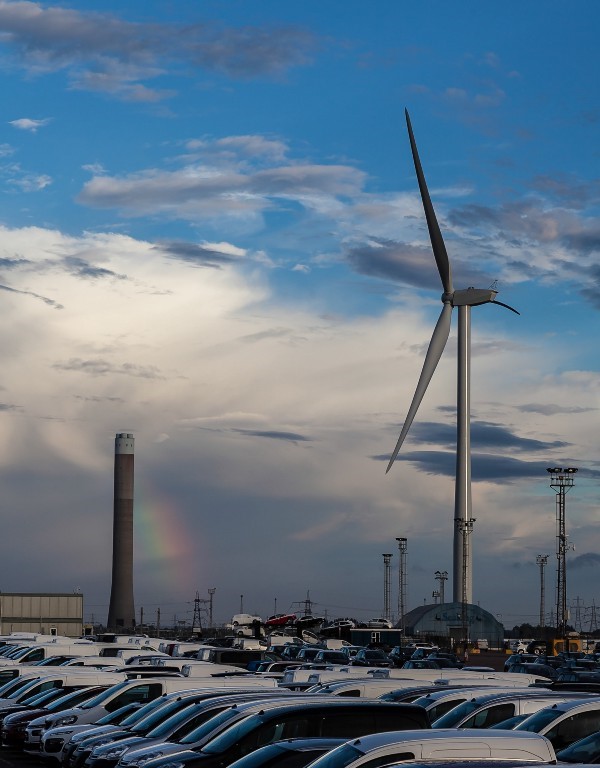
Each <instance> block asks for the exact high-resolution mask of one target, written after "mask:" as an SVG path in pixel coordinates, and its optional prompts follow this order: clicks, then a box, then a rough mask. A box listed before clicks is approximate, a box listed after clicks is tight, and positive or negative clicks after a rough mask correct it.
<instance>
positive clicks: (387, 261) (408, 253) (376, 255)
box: [345, 238, 441, 291]
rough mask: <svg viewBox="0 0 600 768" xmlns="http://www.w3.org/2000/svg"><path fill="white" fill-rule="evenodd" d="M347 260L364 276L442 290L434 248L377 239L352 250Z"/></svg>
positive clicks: (350, 249) (347, 252) (356, 246)
mask: <svg viewBox="0 0 600 768" xmlns="http://www.w3.org/2000/svg"><path fill="white" fill-rule="evenodd" d="M345 256H346V260H347V261H348V263H349V264H350V266H351V267H352V268H353V269H355V270H356V271H357V272H360V273H361V274H363V275H370V276H372V277H381V278H384V279H386V280H394V281H395V282H399V283H406V284H407V285H413V286H415V287H417V288H430V289H431V290H438V291H439V290H441V288H440V278H439V275H438V273H437V269H436V267H435V261H434V258H433V254H432V252H431V248H430V247H426V246H422V247H421V246H414V245H408V244H406V243H398V242H395V241H392V240H382V239H378V238H373V239H371V240H370V241H369V242H368V243H364V244H362V245H355V246H353V247H351V248H349V249H348V250H347V251H346V254H345Z"/></svg>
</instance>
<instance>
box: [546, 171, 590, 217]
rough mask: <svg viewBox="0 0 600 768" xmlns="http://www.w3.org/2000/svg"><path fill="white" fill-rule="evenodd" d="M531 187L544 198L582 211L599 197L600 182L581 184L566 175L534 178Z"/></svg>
mask: <svg viewBox="0 0 600 768" xmlns="http://www.w3.org/2000/svg"><path fill="white" fill-rule="evenodd" d="M531 186H532V187H533V189H535V190H537V191H538V192H542V193H543V194H544V195H545V196H546V197H550V198H554V199H555V200H558V201H559V202H560V203H561V204H563V205H566V206H567V207H569V208H574V209H582V208H584V207H585V206H587V205H589V204H590V203H592V202H595V201H597V200H598V198H599V197H600V182H598V181H592V182H589V181H585V182H583V181H579V180H578V179H577V178H576V177H575V176H573V175H567V174H556V175H554V176H551V175H540V176H536V177H535V178H534V179H533V180H532V182H531Z"/></svg>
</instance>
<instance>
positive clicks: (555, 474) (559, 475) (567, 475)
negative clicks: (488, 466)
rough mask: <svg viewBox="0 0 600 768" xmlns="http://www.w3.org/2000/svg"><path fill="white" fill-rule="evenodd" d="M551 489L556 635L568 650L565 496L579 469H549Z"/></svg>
mask: <svg viewBox="0 0 600 768" xmlns="http://www.w3.org/2000/svg"><path fill="white" fill-rule="evenodd" d="M546 471H547V472H548V474H549V475H550V488H554V489H555V491H556V634H557V635H558V636H559V637H562V638H563V640H564V650H565V651H566V650H568V648H567V642H566V641H567V623H568V621H569V611H568V608H567V550H568V549H570V547H569V544H568V539H567V530H566V524H565V495H566V493H567V491H569V490H570V489H571V488H572V487H573V486H574V485H575V478H574V475H575V473H576V472H577V471H578V470H577V467H565V468H564V469H563V468H562V467H548V469H547V470H546Z"/></svg>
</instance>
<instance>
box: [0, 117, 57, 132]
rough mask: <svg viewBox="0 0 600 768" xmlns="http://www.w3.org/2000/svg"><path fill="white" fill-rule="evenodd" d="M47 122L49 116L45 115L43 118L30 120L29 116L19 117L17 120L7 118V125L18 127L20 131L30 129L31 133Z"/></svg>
mask: <svg viewBox="0 0 600 768" xmlns="http://www.w3.org/2000/svg"><path fill="white" fill-rule="evenodd" d="M49 122H50V118H49V117H46V118H44V119H43V120H32V119H30V118H29V117H21V118H19V119H18V120H9V125H12V126H14V127H15V128H18V129H19V130H20V131H30V132H31V133H35V132H36V131H37V130H38V129H39V128H43V127H44V126H45V125H48V123H49Z"/></svg>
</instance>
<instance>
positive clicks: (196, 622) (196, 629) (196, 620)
mask: <svg viewBox="0 0 600 768" xmlns="http://www.w3.org/2000/svg"><path fill="white" fill-rule="evenodd" d="M192 632H193V633H194V634H195V635H200V634H201V633H202V619H201V617H200V592H196V597H195V598H194V616H193V618H192Z"/></svg>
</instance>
